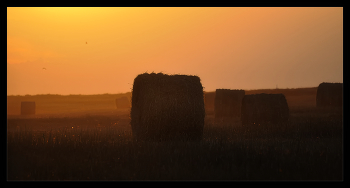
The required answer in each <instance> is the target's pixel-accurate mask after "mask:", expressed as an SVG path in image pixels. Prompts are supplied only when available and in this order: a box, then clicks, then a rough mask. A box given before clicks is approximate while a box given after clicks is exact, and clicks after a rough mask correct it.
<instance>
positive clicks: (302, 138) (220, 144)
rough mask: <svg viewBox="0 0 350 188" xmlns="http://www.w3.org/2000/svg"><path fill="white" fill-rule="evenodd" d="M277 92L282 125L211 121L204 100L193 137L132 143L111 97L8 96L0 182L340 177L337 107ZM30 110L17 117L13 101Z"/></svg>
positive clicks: (304, 92)
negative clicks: (284, 108) (284, 111)
mask: <svg viewBox="0 0 350 188" xmlns="http://www.w3.org/2000/svg"><path fill="white" fill-rule="evenodd" d="M259 92H265V93H274V92H280V93H284V94H285V96H286V99H287V101H288V105H289V107H290V118H289V120H288V122H287V123H285V124H279V125H274V124H268V125H252V126H242V125H241V122H240V120H239V119H228V120H227V119H224V120H215V119H214V111H213V109H212V108H211V106H210V102H207V103H206V117H205V127H204V137H203V140H202V141H200V142H180V141H178V142H161V143H158V142H134V141H133V139H132V134H131V127H130V124H129V122H130V118H129V110H121V109H116V107H115V98H116V97H119V96H122V95H127V96H130V93H125V94H119V95H112V94H104V95H94V96H83V95H82V96H79V95H75V96H56V95H43V96H8V115H7V180H233V181H235V180H338V181H339V180H340V181H341V180H343V164H344V162H343V161H344V160H343V116H342V111H341V110H335V109H317V108H316V107H315V97H316V88H299V89H285V90H279V91H278V90H252V91H246V94H253V93H259ZM25 100H29V101H36V104H37V114H36V115H33V116H20V115H19V109H18V108H19V107H18V106H20V105H19V104H20V101H25Z"/></svg>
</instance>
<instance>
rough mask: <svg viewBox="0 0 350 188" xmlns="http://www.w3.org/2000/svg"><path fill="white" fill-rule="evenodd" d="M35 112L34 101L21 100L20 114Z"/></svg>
mask: <svg viewBox="0 0 350 188" xmlns="http://www.w3.org/2000/svg"><path fill="white" fill-rule="evenodd" d="M34 114H35V102H33V101H22V102H21V115H34Z"/></svg>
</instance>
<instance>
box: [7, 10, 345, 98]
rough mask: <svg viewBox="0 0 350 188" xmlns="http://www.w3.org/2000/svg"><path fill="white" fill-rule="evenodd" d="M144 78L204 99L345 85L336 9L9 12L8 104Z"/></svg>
mask: <svg viewBox="0 0 350 188" xmlns="http://www.w3.org/2000/svg"><path fill="white" fill-rule="evenodd" d="M146 71H147V72H153V71H154V72H163V73H167V74H191V75H198V76H199V77H200V78H201V80H202V84H203V86H204V87H205V90H206V91H213V90H215V89H216V88H229V89H259V88H274V87H276V85H278V87H279V88H287V87H289V88H296V87H316V86H317V85H318V84H319V83H320V82H324V81H325V82H326V81H327V82H343V8H342V7H330V8H328V7H321V8H313V7H308V8H303V7H297V8H279V7H274V8H268V7H266V8H250V7H247V8H242V7H239V8H235V7H222V8H219V7H163V8H158V7H155V8H152V7H136V8H133V7H129V8H128V7H126V8H124V7H114V8H102V7H101V8H94V7H89V8H85V7H81V8H79V7H48V8H45V7H40V8H39V7H38V8H37V7H30V8H20V7H8V8H7V94H8V95H17V94H19V95H25V94H47V93H51V94H100V93H119V92H128V91H130V89H131V88H132V84H133V79H134V78H135V77H136V76H137V75H138V74H141V73H144V72H146Z"/></svg>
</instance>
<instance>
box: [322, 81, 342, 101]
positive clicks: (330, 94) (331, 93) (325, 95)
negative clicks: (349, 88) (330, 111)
mask: <svg viewBox="0 0 350 188" xmlns="http://www.w3.org/2000/svg"><path fill="white" fill-rule="evenodd" d="M316 106H317V107H342V106H343V83H326V82H323V83H321V84H320V85H319V86H318V88H317V94H316Z"/></svg>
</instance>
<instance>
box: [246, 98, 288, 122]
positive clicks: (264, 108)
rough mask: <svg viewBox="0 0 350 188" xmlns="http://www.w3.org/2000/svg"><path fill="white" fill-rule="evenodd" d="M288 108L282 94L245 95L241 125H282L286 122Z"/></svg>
mask: <svg viewBox="0 0 350 188" xmlns="http://www.w3.org/2000/svg"><path fill="white" fill-rule="evenodd" d="M288 118H289V108H288V104H287V100H286V98H285V96H284V95H283V94H265V93H261V94H254V95H245V96H244V97H243V100H242V111H241V120H242V125H247V124H264V123H268V122H272V123H284V122H286V121H288Z"/></svg>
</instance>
